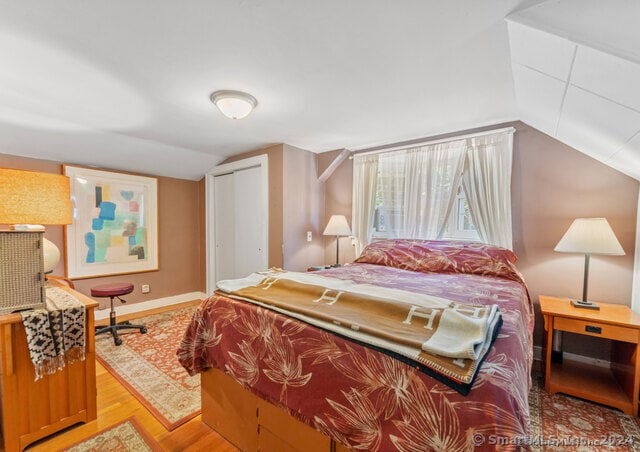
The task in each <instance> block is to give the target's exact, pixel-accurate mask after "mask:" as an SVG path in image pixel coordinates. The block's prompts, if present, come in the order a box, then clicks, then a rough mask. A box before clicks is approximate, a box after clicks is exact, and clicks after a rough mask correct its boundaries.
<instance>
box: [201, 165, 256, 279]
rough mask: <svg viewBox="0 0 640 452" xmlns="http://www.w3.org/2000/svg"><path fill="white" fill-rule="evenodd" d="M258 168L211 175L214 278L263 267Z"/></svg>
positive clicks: (244, 272) (246, 273)
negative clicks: (212, 176)
mask: <svg viewBox="0 0 640 452" xmlns="http://www.w3.org/2000/svg"><path fill="white" fill-rule="evenodd" d="M262 178H263V175H262V171H261V170H260V168H259V167H252V168H243V169H240V170H237V171H234V172H232V173H228V174H223V175H219V176H215V177H214V218H213V220H214V221H213V223H214V228H215V279H216V281H220V280H221V279H233V278H242V277H245V276H247V275H249V274H250V273H253V272H256V271H262V270H266V268H267V250H266V246H265V244H266V240H267V231H268V227H267V219H266V218H265V216H264V211H265V209H264V208H263V206H262V204H263V202H264V196H261V192H262V190H263V180H262Z"/></svg>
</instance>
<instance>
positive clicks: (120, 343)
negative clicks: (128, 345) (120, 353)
mask: <svg viewBox="0 0 640 452" xmlns="http://www.w3.org/2000/svg"><path fill="white" fill-rule="evenodd" d="M113 342H115V344H116V345H122V339H120V338H118V339H114V340H113Z"/></svg>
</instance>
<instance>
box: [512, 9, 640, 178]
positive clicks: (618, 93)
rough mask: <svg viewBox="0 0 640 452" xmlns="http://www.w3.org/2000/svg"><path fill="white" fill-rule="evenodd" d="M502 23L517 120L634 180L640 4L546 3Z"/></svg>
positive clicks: (639, 133)
mask: <svg viewBox="0 0 640 452" xmlns="http://www.w3.org/2000/svg"><path fill="white" fill-rule="evenodd" d="M507 20H508V23H509V37H510V44H511V62H512V67H513V76H514V87H515V93H516V99H517V104H518V113H519V115H520V118H521V119H522V120H523V121H524V122H526V123H528V124H530V125H532V126H534V127H536V128H538V129H540V130H541V131H543V132H545V133H546V134H548V135H551V136H553V137H555V138H557V139H558V140H560V141H562V142H564V143H566V144H568V145H570V146H572V147H574V148H576V149H578V150H580V151H582V152H584V153H585V154H587V155H590V156H592V157H593V158H595V159H597V160H600V161H602V162H604V163H606V164H608V165H610V166H612V167H614V168H616V169H617V170H619V171H621V172H623V173H625V174H627V175H629V176H631V177H634V178H636V179H640V27H638V21H639V20H640V1H637V0H616V1H614V2H603V1H601V0H562V1H549V2H545V3H543V4H540V5H536V6H534V7H531V8H529V9H527V10H524V11H520V12H517V13H515V14H512V15H511V16H509V17H508V18H507Z"/></svg>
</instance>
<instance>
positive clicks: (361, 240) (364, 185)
mask: <svg viewBox="0 0 640 452" xmlns="http://www.w3.org/2000/svg"><path fill="white" fill-rule="evenodd" d="M377 184H378V155H363V156H360V157H358V156H354V158H353V204H352V205H353V207H352V213H351V223H352V224H351V226H352V232H353V236H354V237H355V244H356V256H359V255H360V253H361V252H362V250H363V249H364V247H365V246H366V245H367V244H368V243H369V241H370V240H371V232H372V230H373V217H374V214H375V208H376V187H377Z"/></svg>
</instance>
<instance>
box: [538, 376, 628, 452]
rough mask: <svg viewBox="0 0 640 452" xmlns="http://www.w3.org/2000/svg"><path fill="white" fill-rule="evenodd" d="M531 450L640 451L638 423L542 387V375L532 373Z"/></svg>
mask: <svg viewBox="0 0 640 452" xmlns="http://www.w3.org/2000/svg"><path fill="white" fill-rule="evenodd" d="M529 412H530V415H531V438H530V439H531V443H530V444H531V445H532V450H534V451H546V450H577V451H580V452H586V451H601V450H612V451H613V450H615V451H640V423H639V421H640V420H639V419H638V418H637V417H633V416H629V415H626V414H624V413H622V412H621V411H618V410H616V409H613V408H608V407H604V406H601V405H598V404H595V403H591V402H587V401H584V400H580V399H576V398H573V397H570V396H565V395H563V394H554V395H549V394H548V393H547V392H545V390H544V375H542V374H541V373H538V372H534V373H533V387H532V389H531V392H530V393H529Z"/></svg>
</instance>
